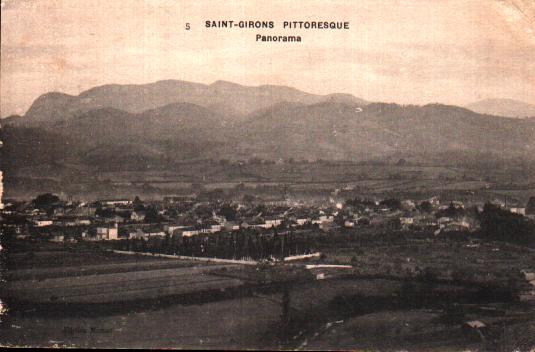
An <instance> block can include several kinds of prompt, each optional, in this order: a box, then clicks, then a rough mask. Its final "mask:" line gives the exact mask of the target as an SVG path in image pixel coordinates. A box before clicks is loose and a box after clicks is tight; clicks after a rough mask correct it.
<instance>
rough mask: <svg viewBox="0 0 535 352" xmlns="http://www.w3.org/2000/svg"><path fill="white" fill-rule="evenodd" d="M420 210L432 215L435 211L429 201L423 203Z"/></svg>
mask: <svg viewBox="0 0 535 352" xmlns="http://www.w3.org/2000/svg"><path fill="white" fill-rule="evenodd" d="M418 208H419V209H420V211H422V212H424V213H431V212H432V211H433V205H431V203H430V202H429V201H427V200H425V201H423V202H421V203H420V205H419V207H418Z"/></svg>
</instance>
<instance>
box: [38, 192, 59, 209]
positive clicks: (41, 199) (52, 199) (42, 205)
mask: <svg viewBox="0 0 535 352" xmlns="http://www.w3.org/2000/svg"><path fill="white" fill-rule="evenodd" d="M58 202H59V197H58V196H56V195H55V194H52V193H45V194H40V195H38V196H37V197H36V198H35V199H34V200H33V205H34V207H36V208H39V209H47V208H49V207H51V206H52V205H54V204H56V203H58Z"/></svg>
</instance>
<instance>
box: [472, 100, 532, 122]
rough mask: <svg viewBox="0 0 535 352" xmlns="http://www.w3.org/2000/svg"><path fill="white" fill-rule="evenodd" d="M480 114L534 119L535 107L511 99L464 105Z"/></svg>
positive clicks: (482, 101)
mask: <svg viewBox="0 0 535 352" xmlns="http://www.w3.org/2000/svg"><path fill="white" fill-rule="evenodd" d="M466 108H467V109H470V110H472V111H474V112H477V113H480V114H488V115H495V116H506V117H517V118H524V117H535V105H533V104H528V103H524V102H523V101H518V100H513V99H485V100H480V101H478V102H475V103H472V104H468V105H466Z"/></svg>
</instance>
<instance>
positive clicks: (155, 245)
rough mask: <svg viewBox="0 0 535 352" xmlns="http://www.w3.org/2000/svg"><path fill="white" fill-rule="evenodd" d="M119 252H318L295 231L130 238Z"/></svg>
mask: <svg viewBox="0 0 535 352" xmlns="http://www.w3.org/2000/svg"><path fill="white" fill-rule="evenodd" d="M118 247H119V248H118V249H121V250H128V251H134V252H148V253H161V254H172V255H184V256H195V257H208V258H222V259H254V260H263V259H268V258H278V259H281V258H284V257H287V256H291V255H300V254H309V253H312V252H313V251H314V250H313V248H312V246H311V243H310V241H309V240H308V239H307V237H305V236H301V235H297V234H295V233H293V232H292V231H288V232H285V233H284V234H279V233H277V231H276V230H275V231H274V232H273V233H269V234H260V233H258V232H255V231H240V232H233V233H225V232H223V233H218V234H206V235H197V236H192V237H181V236H170V235H166V236H165V237H163V238H161V237H152V238H149V239H148V240H143V239H127V240H125V241H121V242H119V243H118Z"/></svg>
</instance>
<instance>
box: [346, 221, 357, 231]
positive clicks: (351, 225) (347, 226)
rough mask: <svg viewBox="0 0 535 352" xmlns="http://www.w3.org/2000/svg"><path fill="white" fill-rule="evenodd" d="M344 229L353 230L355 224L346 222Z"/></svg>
mask: <svg viewBox="0 0 535 352" xmlns="http://www.w3.org/2000/svg"><path fill="white" fill-rule="evenodd" d="M344 227H346V228H348V229H350V228H353V227H355V223H354V222H353V221H349V220H346V221H345V222H344Z"/></svg>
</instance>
